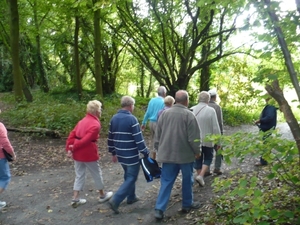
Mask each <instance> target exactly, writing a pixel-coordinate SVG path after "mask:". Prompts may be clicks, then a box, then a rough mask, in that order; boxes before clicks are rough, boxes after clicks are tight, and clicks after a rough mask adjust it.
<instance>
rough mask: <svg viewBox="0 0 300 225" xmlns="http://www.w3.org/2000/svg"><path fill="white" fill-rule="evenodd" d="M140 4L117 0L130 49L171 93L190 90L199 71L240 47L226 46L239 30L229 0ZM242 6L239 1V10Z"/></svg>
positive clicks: (149, 2) (151, 0) (237, 10)
mask: <svg viewBox="0 0 300 225" xmlns="http://www.w3.org/2000/svg"><path fill="white" fill-rule="evenodd" d="M140 7H141V6H140V5H139V2H138V1H123V2H119V4H118V11H119V16H120V19H121V24H122V25H123V30H122V31H123V32H125V33H126V34H127V36H128V37H130V41H129V42H128V45H129V46H130V48H131V49H132V51H134V52H135V54H136V55H137V57H138V58H139V59H140V60H141V62H143V64H144V65H145V67H146V68H147V69H148V70H149V71H150V72H151V73H152V74H153V76H154V77H155V78H156V80H157V81H158V82H159V83H160V84H163V85H165V86H166V87H167V89H168V91H169V93H170V94H172V95H174V94H175V92H176V91H177V90H178V89H186V88H187V86H188V83H189V81H190V79H191V77H192V76H193V75H194V74H195V72H196V71H198V70H201V69H204V70H203V73H202V74H204V71H206V70H207V68H208V67H209V65H211V64H212V63H214V62H216V61H218V60H220V59H221V58H223V57H226V56H228V55H231V54H235V53H236V52H237V51H232V50H228V49H226V48H225V44H226V42H227V41H228V39H229V37H230V35H231V34H232V33H233V32H234V31H235V30H236V29H237V27H236V23H235V22H236V21H235V19H236V16H234V15H233V7H232V6H231V5H230V2H229V1H224V3H223V2H218V4H216V3H215V2H211V3H206V2H202V1H194V0H192V1H188V0H185V1H163V0H161V1H153V0H147V9H146V10H145V7H144V8H143V9H141V8H140ZM243 8H244V5H243V4H240V5H239V6H236V8H235V9H234V10H235V12H236V13H237V14H236V15H238V13H239V12H240V11H241V10H242V9H243ZM142 12H143V13H142ZM207 43H210V46H209V47H210V48H208V44H207ZM204 48H206V49H204ZM225 49H226V51H224V50H225ZM201 52H202V53H203V54H201ZM205 75H206V76H207V75H208V76H207V78H206V79H209V73H205ZM206 79H205V80H204V79H203V80H204V82H208V81H207V80H206Z"/></svg>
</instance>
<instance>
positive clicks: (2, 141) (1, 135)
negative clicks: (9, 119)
mask: <svg viewBox="0 0 300 225" xmlns="http://www.w3.org/2000/svg"><path fill="white" fill-rule="evenodd" d="M0 148H1V149H2V148H4V149H5V150H6V151H7V152H8V153H10V154H11V155H14V154H15V152H14V149H13V147H12V146H11V143H10V141H9V139H8V137H7V130H6V128H5V126H4V124H3V123H0ZM1 149H0V158H4V154H3V152H2V150H1Z"/></svg>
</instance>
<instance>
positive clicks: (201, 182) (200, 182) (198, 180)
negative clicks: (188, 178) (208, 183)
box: [196, 175, 205, 187]
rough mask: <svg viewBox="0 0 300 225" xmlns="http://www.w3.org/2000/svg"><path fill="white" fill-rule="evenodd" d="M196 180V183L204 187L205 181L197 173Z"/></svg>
mask: <svg viewBox="0 0 300 225" xmlns="http://www.w3.org/2000/svg"><path fill="white" fill-rule="evenodd" d="M196 181H197V182H198V184H199V185H200V186H202V187H204V185H205V182H204V179H203V177H202V176H200V175H198V176H197V177H196Z"/></svg>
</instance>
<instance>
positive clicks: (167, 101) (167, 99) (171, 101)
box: [164, 95, 175, 106]
mask: <svg viewBox="0 0 300 225" xmlns="http://www.w3.org/2000/svg"><path fill="white" fill-rule="evenodd" d="M174 102H175V99H174V98H173V97H172V96H171V95H168V96H166V97H165V99H164V103H165V105H166V106H172V105H173V104H174Z"/></svg>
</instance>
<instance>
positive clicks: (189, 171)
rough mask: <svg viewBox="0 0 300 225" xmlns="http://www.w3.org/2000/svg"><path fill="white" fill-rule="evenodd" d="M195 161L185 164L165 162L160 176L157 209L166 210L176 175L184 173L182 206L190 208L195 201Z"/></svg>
mask: <svg viewBox="0 0 300 225" xmlns="http://www.w3.org/2000/svg"><path fill="white" fill-rule="evenodd" d="M193 164H194V163H193V162H191V163H185V164H174V163H163V164H162V170H161V178H160V190H159V193H158V197H157V200H156V205H155V209H159V210H161V211H163V212H164V211H166V208H167V205H168V203H169V199H170V195H171V191H172V188H173V185H174V182H175V180H176V177H177V175H178V173H179V171H180V170H181V173H182V208H189V207H190V206H191V205H192V203H193V183H194V178H193Z"/></svg>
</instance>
